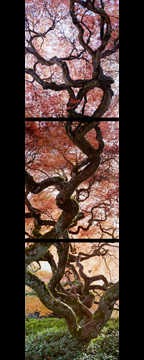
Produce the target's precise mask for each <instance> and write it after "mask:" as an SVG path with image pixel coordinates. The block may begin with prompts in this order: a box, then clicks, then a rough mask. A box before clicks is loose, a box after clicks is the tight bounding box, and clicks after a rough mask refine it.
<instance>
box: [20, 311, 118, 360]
mask: <svg viewBox="0 0 144 360" xmlns="http://www.w3.org/2000/svg"><path fill="white" fill-rule="evenodd" d="M25 359H26V360H33V359H35V360H47V359H49V360H100V359H101V360H106V359H107V360H116V359H119V321H118V319H117V320H110V321H109V322H108V323H107V326H106V327H105V328H103V330H102V331H101V334H100V336H99V337H98V338H97V339H93V340H91V341H90V342H89V343H88V344H86V343H84V342H82V341H78V340H77V339H74V338H72V337H71V335H70V334H69V332H68V330H67V326H66V323H65V320H63V319H57V318H47V319H31V318H29V319H28V318H27V319H26V321H25Z"/></svg>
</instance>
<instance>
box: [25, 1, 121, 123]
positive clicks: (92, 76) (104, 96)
mask: <svg viewBox="0 0 144 360" xmlns="http://www.w3.org/2000/svg"><path fill="white" fill-rule="evenodd" d="M25 4H26V5H25V30H26V46H25V54H26V69H25V72H26V115H25V116H26V117H34V118H37V117H40V118H45V117H46V118H47V117H64V118H66V117H74V118H85V117H89V118H92V117H94V118H101V117H118V49H119V35H118V31H119V8H118V0H114V1H113V0H105V1H103V0H95V1H92V0H91V1H90V0H63V1H61V0H41V1H39V0H35V1H33V0H26V3H25Z"/></svg>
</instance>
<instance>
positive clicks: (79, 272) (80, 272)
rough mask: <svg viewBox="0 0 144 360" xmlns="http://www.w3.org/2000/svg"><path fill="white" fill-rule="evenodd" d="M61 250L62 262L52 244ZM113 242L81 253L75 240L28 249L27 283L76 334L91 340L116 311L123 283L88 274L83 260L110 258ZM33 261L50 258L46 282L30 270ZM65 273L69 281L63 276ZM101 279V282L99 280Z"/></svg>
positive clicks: (83, 338) (41, 244) (97, 245)
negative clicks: (53, 250)
mask: <svg viewBox="0 0 144 360" xmlns="http://www.w3.org/2000/svg"><path fill="white" fill-rule="evenodd" d="M52 245H54V247H55V248H56V250H57V255H58V264H56V262H55V260H54V257H53V255H52V253H51V246H52ZM113 246H114V247H118V244H116V243H115V244H112V243H95V244H94V243H93V247H92V250H91V252H89V253H87V252H81V251H80V252H79V253H78V254H77V250H76V248H75V247H74V246H73V244H72V243H68V242H54V243H50V242H49V243H44V242H42V243H40V242H38V243H35V244H32V245H30V246H28V247H26V249H25V264H26V272H25V283H26V285H27V286H30V287H31V288H32V289H33V290H35V291H36V293H37V295H38V297H39V299H40V300H41V302H42V303H43V304H44V305H45V306H46V307H47V308H48V309H50V310H52V311H53V312H55V313H56V314H58V315H60V316H61V317H62V318H65V320H66V323H67V326H68V329H69V331H70V333H71V335H72V336H73V337H76V338H78V339H80V340H84V341H90V340H91V339H93V338H96V337H97V336H98V335H99V334H100V331H101V330H102V328H103V327H104V326H105V325H106V323H107V321H108V320H109V319H110V316H111V314H112V311H113V308H114V304H115V302H116V301H117V300H118V299H119V282H115V283H111V282H109V281H108V280H107V278H106V277H105V276H104V275H103V274H96V275H95V276H87V275H86V273H85V271H84V266H83V264H82V262H83V261H84V260H89V259H91V258H92V257H95V259H96V260H97V257H102V258H103V259H104V261H106V257H107V255H108V253H109V249H110V247H113ZM33 261H47V262H48V263H49V264H50V266H51V269H52V277H51V279H50V281H49V283H48V284H47V285H46V284H45V283H44V281H42V280H41V279H40V278H39V277H38V276H36V274H33V273H32V272H31V271H30V270H29V265H30V264H31V263H32V262H33ZM64 276H65V281H63V277H64ZM99 281H101V282H99ZM96 294H97V295H98V296H97V298H99V300H98V301H97V304H98V307H97V309H96V311H95V312H94V313H93V312H92V311H91V307H92V305H93V303H94V302H95V297H96Z"/></svg>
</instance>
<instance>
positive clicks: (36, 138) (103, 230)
mask: <svg viewBox="0 0 144 360" xmlns="http://www.w3.org/2000/svg"><path fill="white" fill-rule="evenodd" d="M25 125H26V170H25V204H26V213H25V219H26V233H25V234H26V238H29V239H60V238H63V239H68V238H73V237H74V238H78V239H79V238H80V239H82V238H85V237H86V238H91V239H92V238H94V239H95V238H98V239H102V238H108V239H117V238H118V180H119V179H118V122H117V121H112V122H111V121H103V122H100V121H91V122H89V121H88V122H87V121H85V122H82V121H65V122H62V123H61V122H59V121H50V122H47V121H45V122H42V121H26V124H25ZM102 131H103V134H104V139H103V135H102ZM89 133H90V134H89ZM105 140H106V146H105V148H104V141H105ZM82 183H84V185H83V186H82V185H81V184H82Z"/></svg>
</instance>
